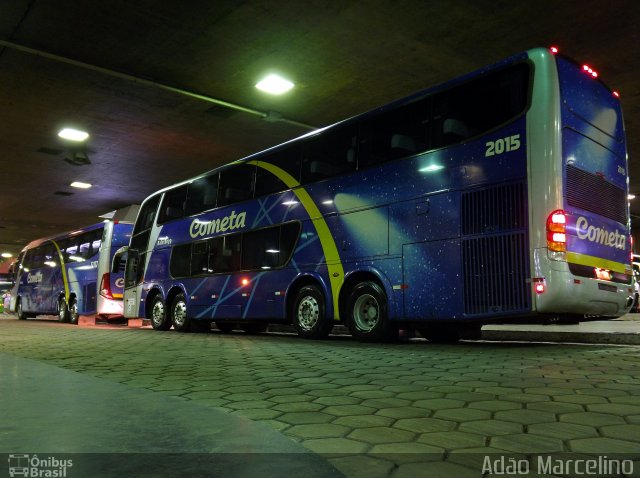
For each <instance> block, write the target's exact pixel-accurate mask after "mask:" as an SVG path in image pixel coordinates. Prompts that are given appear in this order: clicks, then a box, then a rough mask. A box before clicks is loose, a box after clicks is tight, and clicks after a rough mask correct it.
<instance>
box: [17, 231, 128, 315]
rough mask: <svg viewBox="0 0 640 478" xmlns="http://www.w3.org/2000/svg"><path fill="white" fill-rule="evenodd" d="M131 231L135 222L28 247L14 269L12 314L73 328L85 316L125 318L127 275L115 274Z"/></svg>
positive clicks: (70, 234)
mask: <svg viewBox="0 0 640 478" xmlns="http://www.w3.org/2000/svg"><path fill="white" fill-rule="evenodd" d="M132 230H133V224H132V223H131V222H119V221H105V222H101V223H98V224H94V225H92V226H88V227H84V228H81V229H78V230H75V231H70V232H67V233H64V234H60V235H57V236H55V237H50V238H45V239H38V240H35V241H33V242H31V243H29V244H28V245H27V246H26V247H25V248H24V249H23V250H22V251H21V253H20V255H19V257H18V260H17V262H16V264H15V265H14V270H15V283H14V285H13V289H12V291H11V311H12V312H15V313H16V314H17V315H18V318H19V319H26V318H27V317H35V316H36V315H51V314H56V315H57V316H58V320H59V321H61V322H71V323H72V324H77V323H78V318H79V317H80V316H81V315H94V314H95V315H98V316H101V317H103V318H106V319H109V318H114V317H122V316H123V313H122V293H123V286H124V277H123V276H124V272H123V271H115V272H111V271H110V268H111V264H112V260H113V256H114V254H115V253H116V251H117V250H118V249H119V248H120V247H122V246H124V245H128V244H129V241H130V239H131V231H132Z"/></svg>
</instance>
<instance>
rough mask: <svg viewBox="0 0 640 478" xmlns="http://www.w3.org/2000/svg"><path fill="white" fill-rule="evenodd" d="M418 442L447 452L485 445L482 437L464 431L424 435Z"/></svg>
mask: <svg viewBox="0 0 640 478" xmlns="http://www.w3.org/2000/svg"><path fill="white" fill-rule="evenodd" d="M418 441H419V442H420V443H426V444H428V445H432V446H438V447H442V448H445V449H447V450H456V449H460V448H473V447H479V446H483V445H484V443H485V439H484V437H483V436H482V435H476V434H475V433H466V432H462V431H449V432H431V433H423V434H422V435H420V436H419V437H418Z"/></svg>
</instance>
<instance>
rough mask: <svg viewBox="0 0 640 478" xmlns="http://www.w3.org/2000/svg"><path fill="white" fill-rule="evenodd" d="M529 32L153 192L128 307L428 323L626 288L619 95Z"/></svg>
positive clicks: (300, 321) (436, 325)
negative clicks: (348, 114)
mask: <svg viewBox="0 0 640 478" xmlns="http://www.w3.org/2000/svg"><path fill="white" fill-rule="evenodd" d="M596 76H597V73H596V72H595V71H594V70H593V69H592V68H590V67H588V66H586V65H584V66H582V65H577V64H575V63H574V62H572V61H570V60H569V59H567V58H565V57H563V56H561V55H559V54H557V52H555V51H551V50H550V49H543V48H538V49H532V50H529V51H526V52H524V53H521V54H518V55H515V56H512V57H510V58H507V59H506V60H504V61H501V62H499V63H497V64H494V65H492V66H489V67H486V68H482V69H480V70H478V71H476V72H473V73H471V74H468V75H466V76H463V77H461V78H458V79H455V80H453V81H450V82H448V83H446V84H442V85H440V86H437V87H434V88H431V89H428V90H425V91H422V92H419V93H417V94H414V95H412V96H410V97H407V98H404V99H401V100H399V101H396V102H394V103H392V104H389V105H386V106H383V107H380V108H378V109H375V110H372V111H370V112H368V113H365V114H362V115H359V116H356V117H353V118H351V119H348V120H345V121H342V122H339V123H337V124H334V125H332V126H329V127H326V128H323V129H321V130H318V131H313V132H311V133H309V134H306V135H304V136H302V137H300V138H297V139H295V140H292V141H289V142H287V143H284V144H282V145H279V146H276V147H273V148H271V149H268V150H266V151H263V152H260V153H257V154H254V155H251V156H248V157H246V158H243V159H241V160H238V161H235V162H233V163H231V164H228V165H226V166H223V167H220V168H217V169H213V170H211V171H209V172H207V173H205V174H202V175H201V176H198V177H196V178H193V179H189V180H187V181H183V182H181V183H178V184H175V185H173V186H170V187H168V188H165V189H163V190H161V191H158V192H157V193H155V194H152V195H151V196H150V197H148V198H147V199H146V200H145V201H144V203H143V204H142V206H141V210H140V213H139V215H138V218H137V220H136V223H135V227H134V231H133V235H132V238H131V244H130V248H129V251H128V253H129V257H128V262H127V266H126V268H127V270H126V273H125V293H124V295H125V316H127V317H132V318H133V317H138V318H148V319H150V321H151V323H152V325H153V327H154V328H155V329H159V330H164V329H168V328H170V327H172V326H173V328H174V329H176V330H180V331H185V330H189V329H190V328H201V327H205V328H207V327H208V326H210V323H211V322H212V321H215V322H216V325H217V326H218V328H219V329H221V330H223V331H225V330H231V329H233V328H234V327H240V328H243V329H245V330H249V331H259V330H263V329H264V328H265V324H266V323H268V322H289V323H292V324H293V326H294V327H295V329H296V330H297V332H298V334H299V335H301V336H303V337H307V338H322V337H325V336H326V335H327V334H328V333H329V332H330V331H331V330H332V327H333V326H334V324H336V323H343V324H345V325H346V326H347V327H348V328H349V330H350V331H351V333H352V335H353V336H355V337H356V338H357V339H359V340H381V339H387V338H390V337H393V336H394V334H396V333H397V330H398V328H399V327H401V326H403V327H414V328H416V329H417V330H418V331H419V332H420V333H421V334H422V335H424V336H425V337H427V338H428V339H430V340H433V341H455V340H458V339H460V338H465V337H474V336H478V334H479V332H480V327H481V325H482V324H484V323H487V322H490V321H525V320H532V319H533V320H538V319H545V320H563V319H570V320H572V321H574V320H576V319H577V320H581V319H584V318H590V317H617V316H620V315H622V314H624V313H625V312H626V311H627V310H628V309H629V307H630V306H631V302H632V296H633V289H632V271H631V260H630V253H631V244H630V242H631V238H630V232H629V231H630V219H629V206H628V200H627V196H628V177H627V172H628V169H627V152H626V143H625V135H624V127H623V120H622V113H621V107H620V100H619V97H618V96H619V95H618V94H617V93H616V92H614V91H612V90H610V89H609V88H608V87H606V86H605V84H604V83H603V82H602V81H601V80H600V79H599V78H596Z"/></svg>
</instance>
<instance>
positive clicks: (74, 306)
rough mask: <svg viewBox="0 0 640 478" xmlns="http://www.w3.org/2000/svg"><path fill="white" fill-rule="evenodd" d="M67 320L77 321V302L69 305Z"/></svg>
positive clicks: (73, 322)
mask: <svg viewBox="0 0 640 478" xmlns="http://www.w3.org/2000/svg"><path fill="white" fill-rule="evenodd" d="M69 320H70V321H71V323H72V324H75V323H76V322H78V303H77V302H75V301H74V302H72V303H71V307H69Z"/></svg>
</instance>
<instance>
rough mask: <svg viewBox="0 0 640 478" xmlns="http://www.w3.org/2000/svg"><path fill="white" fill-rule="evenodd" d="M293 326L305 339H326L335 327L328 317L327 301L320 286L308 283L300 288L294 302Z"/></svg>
mask: <svg viewBox="0 0 640 478" xmlns="http://www.w3.org/2000/svg"><path fill="white" fill-rule="evenodd" d="M292 312H293V314H292V315H293V327H294V328H295V329H296V332H298V335H299V336H300V337H303V338H305V339H324V338H326V336H327V335H329V333H330V332H331V329H332V328H333V321H332V320H329V319H327V315H326V313H325V301H324V296H323V295H322V291H321V290H320V288H319V287H318V286H315V285H308V286H305V287H303V288H302V289H300V291H299V292H298V295H296V299H295V301H294V303H293V310H292Z"/></svg>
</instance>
